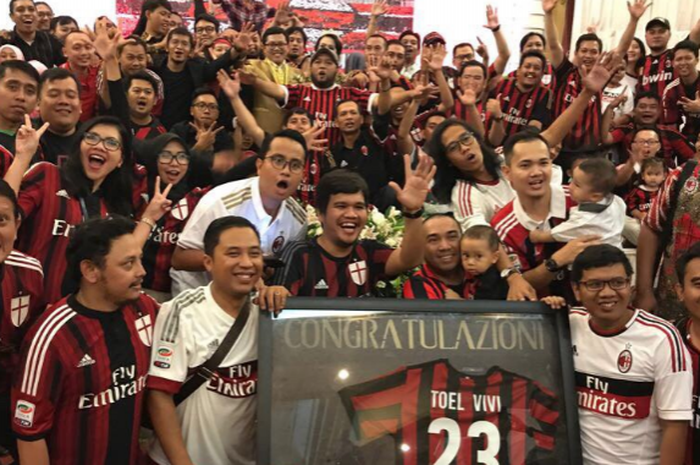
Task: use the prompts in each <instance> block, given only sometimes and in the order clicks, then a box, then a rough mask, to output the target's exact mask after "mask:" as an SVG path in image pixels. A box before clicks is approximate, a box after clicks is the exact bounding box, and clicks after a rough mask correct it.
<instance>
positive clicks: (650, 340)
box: [569, 308, 693, 465]
mask: <svg viewBox="0 0 700 465" xmlns="http://www.w3.org/2000/svg"><path fill="white" fill-rule="evenodd" d="M630 312H631V313H632V316H631V318H630V320H629V321H628V322H627V324H626V325H625V326H624V327H623V328H622V329H620V330H619V331H617V332H614V333H610V332H603V331H601V330H600V329H596V327H595V326H594V323H593V322H592V320H591V318H590V315H589V313H588V312H586V311H585V309H582V308H574V309H571V311H570V312H569V323H570V325H571V342H572V344H573V354H574V369H575V370H576V391H577V392H578V407H579V408H578V410H579V423H580V425H581V443H582V446H583V458H584V463H591V464H593V463H595V464H612V463H614V464H620V465H627V464H629V465H632V464H635V465H658V463H659V453H660V447H661V425H660V420H669V421H687V420H690V419H691V418H692V411H691V398H692V388H693V376H692V373H691V360H690V355H689V354H688V351H687V350H686V348H685V347H684V344H683V340H682V338H681V335H680V334H679V333H678V331H677V330H676V328H674V327H673V325H672V324H671V323H669V322H667V321H666V320H663V319H661V318H659V317H657V316H655V315H652V314H650V313H647V312H645V311H644V310H634V309H630ZM678 446H679V447H681V445H680V444H679V445H678Z"/></svg>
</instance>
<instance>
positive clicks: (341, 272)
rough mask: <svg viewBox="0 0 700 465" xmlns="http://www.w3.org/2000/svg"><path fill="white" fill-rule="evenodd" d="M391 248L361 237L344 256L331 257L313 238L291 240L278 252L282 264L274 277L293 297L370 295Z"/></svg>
mask: <svg viewBox="0 0 700 465" xmlns="http://www.w3.org/2000/svg"><path fill="white" fill-rule="evenodd" d="M393 252H394V249H393V248H391V247H389V246H388V245H385V244H382V243H381V242H377V241H373V240H363V241H359V242H357V243H356V244H355V246H354V247H353V249H352V252H350V254H349V255H348V256H347V257H334V256H332V255H330V254H329V253H328V252H326V251H325V250H323V247H321V245H320V244H319V243H318V239H317V238H314V239H311V240H309V241H300V242H296V243H292V244H290V245H289V246H288V248H286V249H285V250H284V252H283V253H282V261H283V262H284V263H285V264H286V265H285V267H284V269H282V270H280V271H279V272H278V274H277V275H276V277H275V281H276V283H277V284H279V285H282V286H284V287H286V288H287V289H289V291H290V292H291V293H292V295H294V296H310V297H361V296H369V295H373V294H374V291H375V285H376V284H377V282H378V281H380V280H382V279H384V278H387V276H386V271H385V268H386V263H387V261H388V260H389V256H391V254H392V253H393Z"/></svg>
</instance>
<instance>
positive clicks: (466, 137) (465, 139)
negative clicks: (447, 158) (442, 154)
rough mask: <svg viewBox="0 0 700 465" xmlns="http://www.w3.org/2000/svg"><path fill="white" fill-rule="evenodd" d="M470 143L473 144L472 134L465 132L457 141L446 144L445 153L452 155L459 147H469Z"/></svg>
mask: <svg viewBox="0 0 700 465" xmlns="http://www.w3.org/2000/svg"><path fill="white" fill-rule="evenodd" d="M472 142H474V134H472V133H471V132H469V131H466V132H465V133H464V134H462V135H461V136H460V137H459V139H457V140H456V141H454V142H450V143H449V144H447V147H445V151H446V152H447V153H454V152H456V151H457V150H459V148H460V147H461V146H464V147H468V146H469V145H471V143H472Z"/></svg>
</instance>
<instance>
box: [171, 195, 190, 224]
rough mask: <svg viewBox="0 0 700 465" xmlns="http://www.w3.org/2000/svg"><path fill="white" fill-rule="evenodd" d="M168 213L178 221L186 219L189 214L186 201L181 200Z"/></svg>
mask: <svg viewBox="0 0 700 465" xmlns="http://www.w3.org/2000/svg"><path fill="white" fill-rule="evenodd" d="M170 213H171V214H172V215H173V217H175V218H176V219H178V220H180V221H182V220H184V219H187V217H188V216H189V214H190V210H189V206H188V205H187V199H186V198H185V197H183V198H181V199H180V201H179V202H178V203H177V204H175V206H174V207H173V209H172V210H170Z"/></svg>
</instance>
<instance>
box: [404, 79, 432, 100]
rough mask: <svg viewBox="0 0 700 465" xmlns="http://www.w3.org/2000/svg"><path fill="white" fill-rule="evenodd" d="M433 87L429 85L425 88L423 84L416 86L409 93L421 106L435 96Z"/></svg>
mask: <svg viewBox="0 0 700 465" xmlns="http://www.w3.org/2000/svg"><path fill="white" fill-rule="evenodd" d="M432 89H433V86H430V85H427V86H424V85H422V84H418V85H416V86H415V87H414V88H413V89H411V90H410V91H409V92H410V93H411V97H412V98H413V99H414V100H417V101H418V102H419V103H420V104H421V105H422V104H425V103H427V102H428V100H430V96H431V95H432V94H433V91H432Z"/></svg>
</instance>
